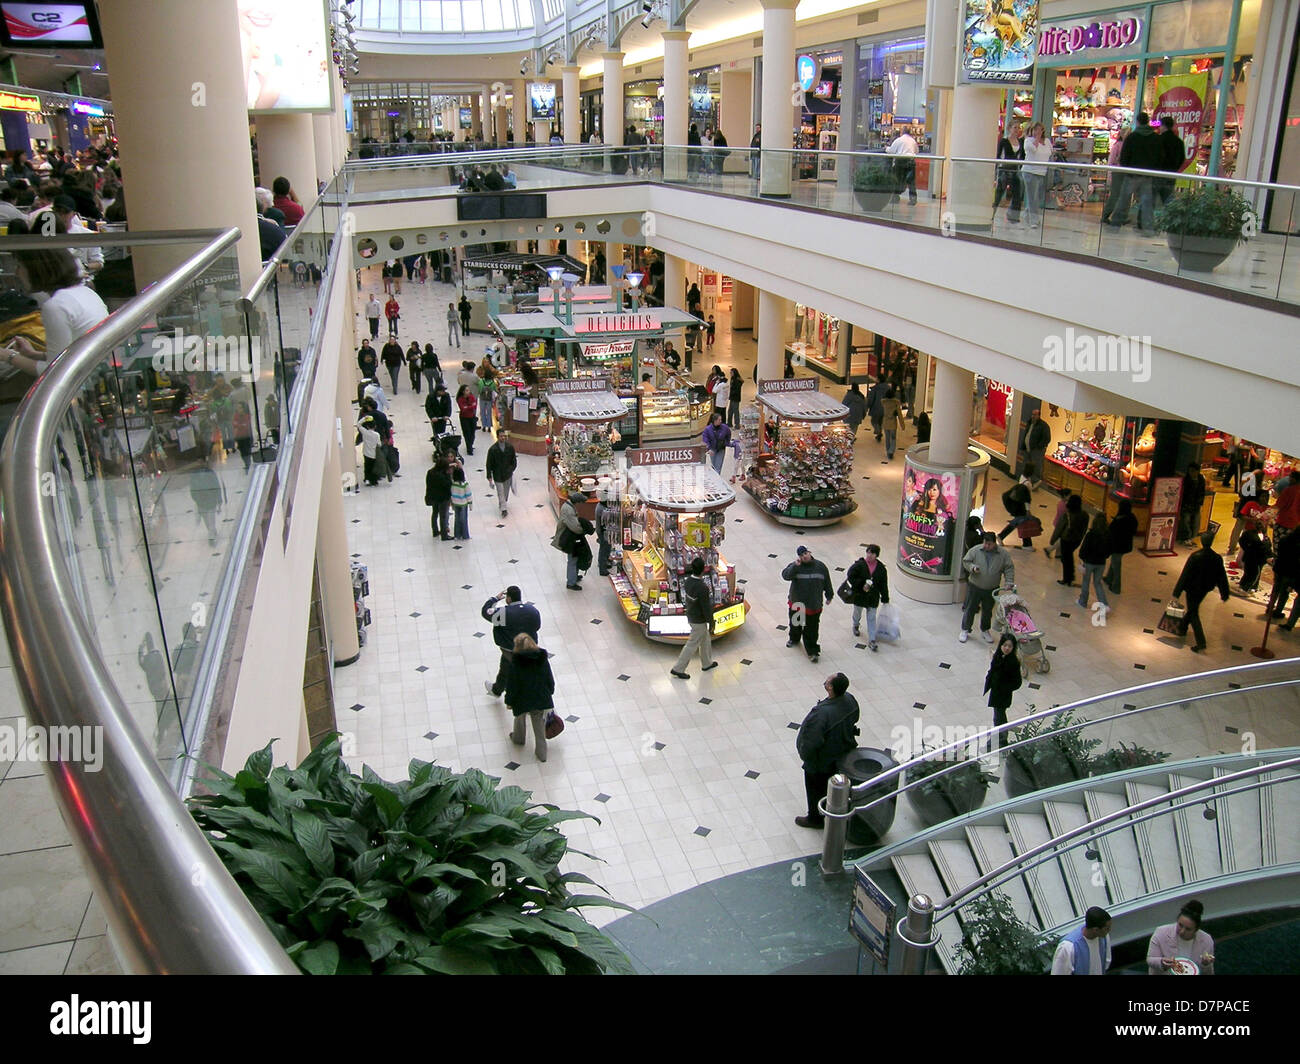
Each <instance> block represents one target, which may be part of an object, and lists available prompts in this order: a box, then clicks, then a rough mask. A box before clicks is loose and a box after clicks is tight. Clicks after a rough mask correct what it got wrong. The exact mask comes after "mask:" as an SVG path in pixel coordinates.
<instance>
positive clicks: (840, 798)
mask: <svg viewBox="0 0 1300 1064" xmlns="http://www.w3.org/2000/svg"><path fill="white" fill-rule="evenodd" d="M849 789H850V788H849V778H848V777H847V776H846V775H844V773H842V772H837V773H836V774H835V775H834V776H832V777H831V779H830V782H829V783H828V784H826V802H825V805H826V810H825V812H826V827H825V828H824V829H823V834H822V859H821V870H822V875H824V876H837V875H839V874H840V873H841V872H843V871H844V839H845V836H846V835H847V834H848V830H849V822H848V818H847V817H846V816H845V815H844V814H846V813H847V812H848V811H849Z"/></svg>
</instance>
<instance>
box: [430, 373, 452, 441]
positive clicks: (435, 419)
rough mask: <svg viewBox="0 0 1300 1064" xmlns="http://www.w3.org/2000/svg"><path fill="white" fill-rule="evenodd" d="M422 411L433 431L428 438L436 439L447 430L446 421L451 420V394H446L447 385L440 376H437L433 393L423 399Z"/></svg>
mask: <svg viewBox="0 0 1300 1064" xmlns="http://www.w3.org/2000/svg"><path fill="white" fill-rule="evenodd" d="M424 413H425V415H426V416H427V417H428V418H429V428H430V429H431V431H432V432H433V435H432V436H430V437H429V439H430V440H436V439H437V438H438V437H439V436H441V435H442V434H443V433H444V432H446V431H447V422H448V421H450V420H451V396H450V395H448V394H447V386H446V385H445V384H443V383H442V378H441V377H439V378H438V383H437V384H436V385H435V386H434V389H433V393H432V394H431V395H430V396H429V397H428V398H427V399H425V401H424Z"/></svg>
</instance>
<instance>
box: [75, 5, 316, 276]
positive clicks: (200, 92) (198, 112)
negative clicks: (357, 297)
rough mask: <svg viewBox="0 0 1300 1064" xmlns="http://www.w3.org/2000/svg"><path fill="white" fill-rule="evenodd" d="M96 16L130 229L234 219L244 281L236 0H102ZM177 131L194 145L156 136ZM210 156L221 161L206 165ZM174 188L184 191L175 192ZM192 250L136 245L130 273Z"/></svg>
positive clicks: (246, 156) (249, 260)
mask: <svg viewBox="0 0 1300 1064" xmlns="http://www.w3.org/2000/svg"><path fill="white" fill-rule="evenodd" d="M100 22H101V25H102V28H103V34H104V54H105V58H106V61H107V63H108V64H111V68H112V69H113V71H114V78H113V82H114V83H113V102H114V110H115V112H116V115H115V118H114V124H115V127H116V131H117V135H118V138H119V143H120V148H121V163H122V177H123V180H124V182H125V184H126V185H127V186H128V187H130V188H131V190H132V192H131V228H132V229H133V230H140V231H145V230H152V229H206V228H213V229H217V228H226V227H229V226H238V227H239V229H240V231H241V232H242V233H244V238H243V239H242V240H240V241H239V244H238V245H237V246H236V252H237V254H238V257H239V272H240V278H241V281H242V284H243V286H244V287H245V288H247V287H248V286H249V285H251V284H252V283H253V281H254V280H255V279H256V278H257V275H258V274H259V273H260V272H261V269H262V261H261V260H262V256H261V248H260V245H259V244H258V240H257V207H256V204H255V202H254V199H253V160H252V158H251V156H250V153H249V150H248V111H247V106H248V99H247V97H248V93H247V89H246V86H245V83H244V63H243V58H242V53H241V50H240V44H239V14H238V8H237V6H236V3H235V0H209V2H207V3H203V4H157V3H152V2H149V0H117V2H115V3H112V4H105V5H103V8H102V10H101V11H100ZM178 41H202V42H203V47H202V48H182V47H178V46H177V42H178ZM181 130H183V131H184V136H185V141H186V143H187V144H197V145H202V150H201V151H199V150H193V151H190V150H183V151H178V150H176V143H175V138H174V137H168V136H163V135H160V131H162V132H165V131H173V132H174V131H181ZM311 158H312V153H311V151H310V150H309V151H308V159H311ZM213 159H220V160H221V165H220V166H213V165H212V160H213ZM178 189H183V190H184V194H183V195H177V190H178ZM308 191H310V189H308ZM193 251H194V249H193V248H192V247H186V248H137V249H136V251H135V254H134V256H133V261H134V263H135V270H136V280H137V282H138V283H139V284H140V285H141V286H142V287H143V286H144V285H145V284H149V283H152V282H153V281H156V280H158V278H159V277H161V276H163V274H165V273H166V272H167V271H169V270H170V269H172V268H173V267H174V266H176V265H177V264H178V263H180V262H181V261H183V260H184V259H185V258H186V257H188V256H189V255H191V254H193Z"/></svg>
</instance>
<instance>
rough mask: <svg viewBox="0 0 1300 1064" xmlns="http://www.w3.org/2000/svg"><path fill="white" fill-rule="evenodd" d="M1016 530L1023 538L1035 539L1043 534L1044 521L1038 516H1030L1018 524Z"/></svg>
mask: <svg viewBox="0 0 1300 1064" xmlns="http://www.w3.org/2000/svg"><path fill="white" fill-rule="evenodd" d="M1016 531H1017V532H1019V533H1020V538H1021V539H1033V538H1034V537H1035V536H1041V535H1042V534H1043V522H1042V521H1040V520H1038V518H1037V517H1029V518H1026V519H1025V520H1024V521H1021V522H1020V524H1018V525H1017V526H1016Z"/></svg>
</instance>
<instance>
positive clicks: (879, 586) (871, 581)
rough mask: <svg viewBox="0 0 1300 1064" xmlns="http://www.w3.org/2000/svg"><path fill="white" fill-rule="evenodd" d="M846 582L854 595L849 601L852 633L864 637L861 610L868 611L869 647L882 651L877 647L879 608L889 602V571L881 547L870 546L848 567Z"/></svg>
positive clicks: (871, 544)
mask: <svg viewBox="0 0 1300 1064" xmlns="http://www.w3.org/2000/svg"><path fill="white" fill-rule="evenodd" d="M844 582H845V583H846V584H847V585H848V587H849V589H850V591H851V592H852V594H851V596H850V598H849V601H850V602H852V603H853V634H854V635H861V632H859V630H858V625H859V623H860V622H861V620H862V611H863V610H866V611H867V646H868V648H870V649H871V650H879V649H880V648H879V647H878V646H877V645H876V607H877V606H879V605H880V604H881V603H882V602H888V601H889V569H888V567H887V566H884V565H881V564H880V547H879V546H877V545H876V544H875V543H870V544H868V545H867V548H866V549H865V550H864V551H863V552H862V557H861V558H859V559H858V560H857V561H855V562H854V563H853V564H852V565H850V566H849V571H848V572H847V573H846V574H845V575H844Z"/></svg>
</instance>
